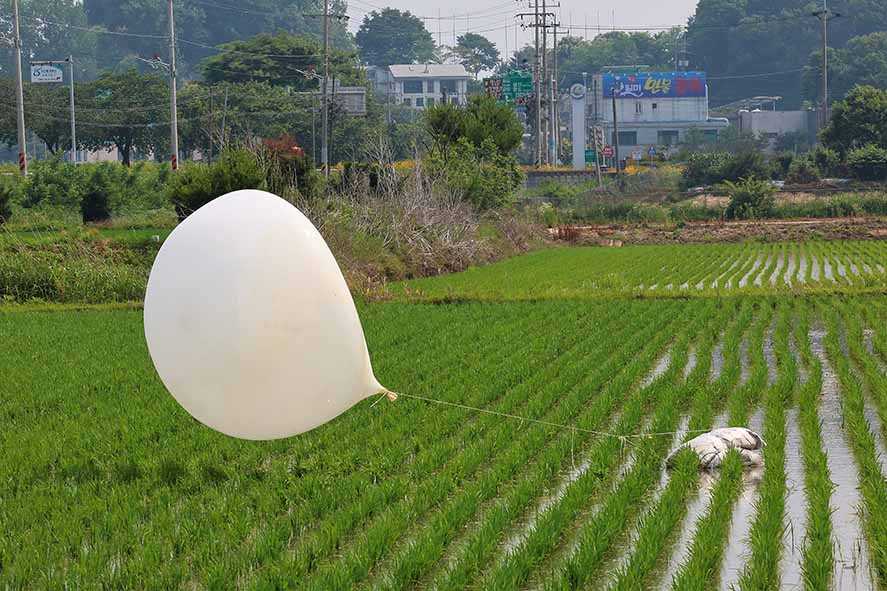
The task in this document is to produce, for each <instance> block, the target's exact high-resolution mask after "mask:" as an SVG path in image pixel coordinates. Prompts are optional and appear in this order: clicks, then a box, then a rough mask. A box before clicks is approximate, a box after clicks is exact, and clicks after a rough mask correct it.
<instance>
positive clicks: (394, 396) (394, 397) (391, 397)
mask: <svg viewBox="0 0 887 591" xmlns="http://www.w3.org/2000/svg"><path fill="white" fill-rule="evenodd" d="M380 394H384V395H385V396H387V397H388V400H390V401H391V402H394V401H395V400H397V393H396V392H392V391H391V390H389V389H387V388H383V389H382V391H381V392H380Z"/></svg>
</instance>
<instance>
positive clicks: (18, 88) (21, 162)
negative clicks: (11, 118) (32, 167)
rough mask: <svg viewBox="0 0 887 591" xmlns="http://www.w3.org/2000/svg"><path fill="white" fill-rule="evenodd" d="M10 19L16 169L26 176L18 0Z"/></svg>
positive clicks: (23, 97)
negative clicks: (13, 48)
mask: <svg viewBox="0 0 887 591" xmlns="http://www.w3.org/2000/svg"><path fill="white" fill-rule="evenodd" d="M12 15H13V16H12V18H13V26H14V28H15V31H14V33H15V106H16V109H17V116H16V124H17V127H18V169H19V171H21V174H22V176H26V175H27V174H28V145H27V144H26V142H27V139H26V138H25V93H24V89H23V88H22V34H21V30H20V29H19V22H18V21H19V16H18V0H12Z"/></svg>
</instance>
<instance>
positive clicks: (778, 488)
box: [739, 303, 797, 590]
mask: <svg viewBox="0 0 887 591" xmlns="http://www.w3.org/2000/svg"><path fill="white" fill-rule="evenodd" d="M789 334H790V307H789V306H788V305H787V304H786V303H782V304H781V305H780V307H779V312H778V316H777V324H776V330H775V333H774V345H775V354H776V355H775V357H776V362H777V370H778V376H777V381H776V383H775V384H774V385H773V386H772V387H771V388H769V389H768V391H767V393H766V394H765V397H764V405H765V419H764V433H763V435H764V439H765V440H766V441H767V447H765V448H764V466H765V470H764V477H763V479H762V481H761V485H760V489H759V497H758V502H757V503H756V507H755V520H754V522H753V524H752V527H751V531H750V534H749V541H750V545H751V557H750V560H749V561H748V563H747V564H746V567H745V569H744V571H743V573H742V576H741V577H740V580H739V587H740V588H741V589H743V590H749V589H761V590H766V589H775V588H778V587H779V565H780V559H781V557H782V551H783V547H782V544H783V540H782V531H783V528H784V524H783V520H784V516H785V497H786V494H787V492H786V471H785V439H786V429H785V421H786V413H785V410H786V407H787V406H788V405H789V404H791V401H792V399H793V397H794V396H793V394H794V391H795V388H796V387H797V368H796V366H795V361H794V357H793V356H792V354H791V351H790V349H789Z"/></svg>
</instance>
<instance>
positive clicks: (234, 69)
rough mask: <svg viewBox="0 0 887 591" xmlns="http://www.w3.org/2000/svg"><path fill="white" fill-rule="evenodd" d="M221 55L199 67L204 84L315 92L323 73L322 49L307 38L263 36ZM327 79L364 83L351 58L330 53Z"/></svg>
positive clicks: (227, 45)
mask: <svg viewBox="0 0 887 591" xmlns="http://www.w3.org/2000/svg"><path fill="white" fill-rule="evenodd" d="M219 49H221V50H223V52H222V53H220V54H218V55H215V56H212V57H210V58H207V59H206V60H204V61H203V62H202V63H201V66H200V67H201V70H202V71H203V78H204V79H205V80H206V81H207V82H213V83H215V82H222V81H225V82H266V83H268V84H272V85H275V86H285V87H288V88H291V89H293V90H297V91H306V90H316V89H317V88H318V79H317V75H318V74H322V72H323V53H322V52H323V47H322V46H321V44H320V43H319V42H318V41H317V40H316V39H312V38H310V37H304V36H299V35H291V34H289V33H278V34H276V35H271V34H267V33H263V34H260V35H256V36H255V37H250V38H249V39H244V40H242V41H232V42H230V43H225V44H223V45H221V46H220V47H219ZM330 76H331V77H334V78H335V79H336V80H337V81H339V82H341V83H342V84H343V85H356V84H361V83H363V82H364V77H363V74H362V73H361V72H360V70H359V69H358V68H357V64H356V63H355V61H354V56H353V54H351V53H347V52H344V51H339V50H333V51H332V52H331V54H330Z"/></svg>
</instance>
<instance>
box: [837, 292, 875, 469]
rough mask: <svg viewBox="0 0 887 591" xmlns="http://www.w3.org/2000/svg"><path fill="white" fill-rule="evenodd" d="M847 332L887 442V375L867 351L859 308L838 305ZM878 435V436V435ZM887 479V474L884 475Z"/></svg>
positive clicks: (853, 357)
mask: <svg viewBox="0 0 887 591" xmlns="http://www.w3.org/2000/svg"><path fill="white" fill-rule="evenodd" d="M838 307H839V309H840V311H841V317H842V318H843V320H844V326H845V328H846V331H847V334H846V336H847V346H848V350H849V353H850V355H851V358H852V360H853V361H854V362H855V365H856V367H858V368H859V371H860V373H861V374H862V378H863V381H864V382H865V385H866V388H867V389H868V394H869V396H870V397H871V400H872V402H873V404H874V407H875V409H876V412H877V415H878V422H880V426H881V433H880V436H881V437H882V438H884V440H887V375H885V374H884V373H883V371H882V369H881V366H880V365H879V363H878V360H877V358H876V357H875V354H872V353H869V352H868V351H867V350H866V347H865V344H864V340H865V337H864V335H863V328H862V323H861V322H860V316H861V315H860V314H858V313H857V310H858V306H854V305H850V304H848V303H844V304H843V305H841V304H839V305H838ZM876 435H877V434H876ZM884 476H885V478H887V474H885V475H884Z"/></svg>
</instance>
